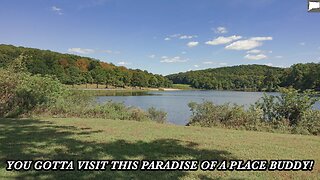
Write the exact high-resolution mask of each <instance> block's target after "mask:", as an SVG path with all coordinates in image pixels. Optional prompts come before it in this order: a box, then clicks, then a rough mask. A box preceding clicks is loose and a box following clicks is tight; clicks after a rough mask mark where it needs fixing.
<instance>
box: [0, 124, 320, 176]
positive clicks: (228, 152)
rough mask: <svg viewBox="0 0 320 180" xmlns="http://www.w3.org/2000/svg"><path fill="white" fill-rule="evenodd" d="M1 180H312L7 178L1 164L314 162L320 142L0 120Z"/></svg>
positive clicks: (165, 127) (171, 128)
mask: <svg viewBox="0 0 320 180" xmlns="http://www.w3.org/2000/svg"><path fill="white" fill-rule="evenodd" d="M0 127H1V131H0V138H1V146H0V152H1V153H0V159H1V161H0V178H1V179H12V178H16V179H19V178H23V179H33V178H35V177H36V178H37V179H39V178H40V179H61V178H62V179H92V178H97V179H110V178H111V179H155V178H156V179H179V178H180V179H221V178H223V179H224V178H226V179H317V178H318V177H319V173H320V166H319V163H315V166H314V169H313V170H312V171H273V172H272V171H260V172H258V171H256V172H254V171H250V172H243V171H242V172H241V171H225V172H224V171H201V170H198V171H195V172H192V171H189V172H187V171H169V172H163V171H162V172H161V171H143V172H142V171H110V170H107V171H100V172H98V171H19V172H17V171H6V170H5V166H6V165H5V164H4V162H5V160H6V159H24V160H35V159H43V158H44V159H51V160H53V159H68V160H79V159H81V160H83V159H88V160H98V159H100V160H111V159H112V160H124V159H139V160H141V159H145V160H172V159H178V160H181V159H183V160H186V159H192V160H195V159H197V160H200V161H201V160H231V159H242V160H249V159H251V160H252V159H263V160H271V159H312V160H315V162H320V154H319V153H318V151H319V148H320V141H319V137H316V136H304V135H292V134H276V133H265V132H253V131H239V130H228V129H219V128H201V127H185V126H176V125H170V124H157V123H153V122H135V121H126V120H122V121H119V120H108V119H78V118H49V119H47V118H41V119H0Z"/></svg>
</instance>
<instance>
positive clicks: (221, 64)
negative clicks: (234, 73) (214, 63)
mask: <svg viewBox="0 0 320 180" xmlns="http://www.w3.org/2000/svg"><path fill="white" fill-rule="evenodd" d="M219 65H220V66H227V65H228V63H219Z"/></svg>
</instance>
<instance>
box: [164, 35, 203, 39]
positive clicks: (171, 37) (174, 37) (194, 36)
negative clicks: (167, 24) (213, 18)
mask: <svg viewBox="0 0 320 180" xmlns="http://www.w3.org/2000/svg"><path fill="white" fill-rule="evenodd" d="M197 37H198V36H197V35H183V34H172V35H169V36H167V37H165V38H164V40H165V41H170V40H172V39H193V38H197Z"/></svg>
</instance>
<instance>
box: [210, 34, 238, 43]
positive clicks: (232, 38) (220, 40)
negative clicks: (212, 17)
mask: <svg viewBox="0 0 320 180" xmlns="http://www.w3.org/2000/svg"><path fill="white" fill-rule="evenodd" d="M241 38H242V37H241V36H236V35H234V36H229V37H224V36H220V37H218V38H216V39H213V40H211V41H207V42H206V44H208V45H220V44H227V43H230V42H232V41H236V40H239V39H241Z"/></svg>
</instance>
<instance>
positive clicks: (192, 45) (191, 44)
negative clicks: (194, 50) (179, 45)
mask: <svg viewBox="0 0 320 180" xmlns="http://www.w3.org/2000/svg"><path fill="white" fill-rule="evenodd" d="M198 45H199V42H197V41H191V42H188V44H187V46H189V47H196V46H198Z"/></svg>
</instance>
